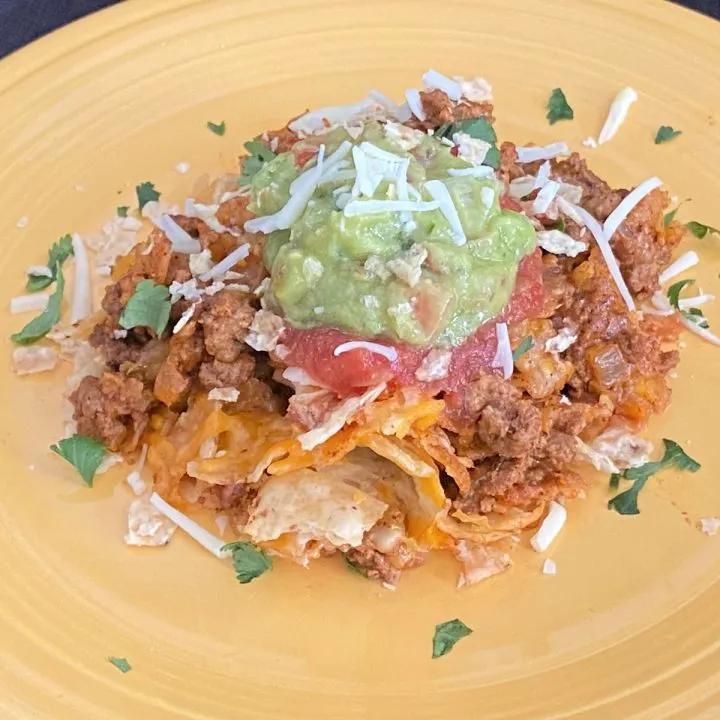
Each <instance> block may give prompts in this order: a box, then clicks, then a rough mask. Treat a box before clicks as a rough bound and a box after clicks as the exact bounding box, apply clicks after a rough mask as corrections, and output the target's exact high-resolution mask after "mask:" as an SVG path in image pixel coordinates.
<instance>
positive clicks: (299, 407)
mask: <svg viewBox="0 0 720 720" xmlns="http://www.w3.org/2000/svg"><path fill="white" fill-rule="evenodd" d="M337 404H338V400H337V396H336V395H335V393H334V392H332V391H329V390H316V391H314V392H305V393H296V394H294V395H291V396H290V399H289V401H288V411H287V417H288V419H289V420H291V421H292V422H294V423H297V424H298V425H299V426H300V427H302V428H304V429H306V430H309V429H310V428H314V427H317V426H318V425H319V424H320V423H321V422H322V421H323V420H324V419H325V418H326V417H327V415H328V414H329V413H330V411H331V410H332V409H333V408H335V407H336V406H337Z"/></svg>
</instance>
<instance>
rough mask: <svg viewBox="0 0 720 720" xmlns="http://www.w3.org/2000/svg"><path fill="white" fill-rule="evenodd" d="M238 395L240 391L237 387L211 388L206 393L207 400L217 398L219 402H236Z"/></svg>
mask: <svg viewBox="0 0 720 720" xmlns="http://www.w3.org/2000/svg"><path fill="white" fill-rule="evenodd" d="M239 397H240V391H239V390H238V389H237V388H233V387H225V388H213V389H212V390H211V391H210V392H209V393H208V400H218V401H219V402H230V403H233V402H237V399H238V398H239Z"/></svg>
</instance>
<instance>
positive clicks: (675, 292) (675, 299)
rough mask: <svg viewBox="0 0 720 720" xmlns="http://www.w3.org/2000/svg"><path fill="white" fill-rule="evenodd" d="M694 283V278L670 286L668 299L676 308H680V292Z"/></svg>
mask: <svg viewBox="0 0 720 720" xmlns="http://www.w3.org/2000/svg"><path fill="white" fill-rule="evenodd" d="M694 284H695V281H694V280H681V281H680V282H676V283H675V284H674V285H671V286H670V287H669V288H668V291H667V296H668V300H669V301H670V304H671V305H672V306H673V307H674V308H675V309H676V310H679V309H680V293H681V292H682V291H683V289H684V288H686V287H688V286H690V285H694Z"/></svg>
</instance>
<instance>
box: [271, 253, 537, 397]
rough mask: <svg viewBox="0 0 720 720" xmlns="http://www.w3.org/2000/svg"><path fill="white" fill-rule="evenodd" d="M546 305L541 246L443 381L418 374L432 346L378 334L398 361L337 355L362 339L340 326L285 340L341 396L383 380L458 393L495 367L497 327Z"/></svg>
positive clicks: (293, 361) (298, 363) (290, 332)
mask: <svg viewBox="0 0 720 720" xmlns="http://www.w3.org/2000/svg"><path fill="white" fill-rule="evenodd" d="M542 305H543V286H542V260H541V255H540V251H539V250H537V251H535V252H534V253H532V254H531V255H528V256H527V257H526V258H524V259H523V260H522V262H521V263H520V266H519V268H518V274H517V278H516V281H515V290H514V291H513V294H512V296H511V298H510V302H509V303H508V304H507V306H506V307H505V309H504V310H503V312H502V313H501V315H500V316H499V317H498V318H496V319H494V320H490V321H489V322H486V323H484V324H483V325H481V326H480V327H479V328H478V330H477V331H476V332H475V333H474V334H473V335H472V336H471V337H469V338H468V339H467V340H466V341H465V342H464V343H463V344H462V345H459V346H458V347H456V348H454V349H453V351H452V360H451V361H450V369H449V372H448V375H447V377H445V378H443V379H442V380H438V381H436V382H433V383H422V382H419V381H418V380H417V378H416V377H415V372H416V371H417V369H418V368H419V367H420V363H421V362H422V360H423V358H424V356H425V355H426V353H427V348H418V347H415V346H412V345H407V344H404V343H393V342H387V341H385V340H383V339H382V338H374V339H373V342H377V343H381V344H383V345H387V346H392V347H394V348H395V349H396V350H397V353H398V356H397V359H396V360H395V361H394V362H390V360H388V359H387V358H386V357H384V356H382V355H379V354H377V353H373V352H370V351H369V350H365V349H357V350H351V351H350V352H346V353H343V354H341V355H339V356H337V357H336V356H335V355H334V350H335V348H336V347H337V346H338V345H341V344H342V343H345V342H351V341H353V340H358V339H362V338H358V337H357V336H356V335H351V334H350V333H346V332H343V331H342V330H336V329H334V328H314V329H311V330H299V329H295V328H288V329H287V330H286V331H285V333H284V335H283V338H282V343H283V345H285V346H286V347H287V349H288V354H287V357H285V358H284V361H285V362H287V364H288V365H290V366H293V367H300V368H302V369H303V370H305V371H306V372H307V373H308V374H309V375H310V376H311V377H313V378H315V380H317V381H318V382H320V383H322V384H323V385H326V386H327V387H329V388H332V389H333V390H335V392H337V393H338V394H339V395H341V396H345V395H353V394H356V393H358V392H359V391H361V390H362V389H364V388H368V387H371V386H373V385H377V384H379V383H381V382H387V383H389V384H391V385H395V386H398V387H408V386H415V387H420V388H422V389H424V390H427V391H428V392H431V393H433V394H434V393H437V392H440V391H443V390H444V391H449V392H452V391H454V390H457V389H458V388H460V387H462V386H463V385H465V384H466V383H468V382H470V381H472V380H473V379H475V378H477V377H478V376H479V375H480V374H482V373H483V372H487V371H488V370H489V369H490V367H491V364H492V361H493V358H494V357H495V352H496V350H497V338H496V334H495V325H496V324H497V323H498V322H501V321H502V322H508V323H516V322H520V321H521V320H525V319H526V318H529V317H533V316H535V315H537V313H538V312H540V309H541V308H542Z"/></svg>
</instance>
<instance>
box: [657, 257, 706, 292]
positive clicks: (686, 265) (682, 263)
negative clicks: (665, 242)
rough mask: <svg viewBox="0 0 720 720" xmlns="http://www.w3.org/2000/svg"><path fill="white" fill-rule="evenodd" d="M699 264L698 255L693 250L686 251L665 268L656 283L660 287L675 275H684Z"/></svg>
mask: <svg viewBox="0 0 720 720" xmlns="http://www.w3.org/2000/svg"><path fill="white" fill-rule="evenodd" d="M699 262H700V258H699V257H698V254H697V253H696V252H695V251H694V250H688V252H686V253H683V254H682V255H681V256H680V257H679V258H678V259H677V260H676V261H675V262H674V263H672V265H670V266H668V267H666V268H665V269H664V270H663V271H662V272H661V273H660V276H659V277H658V281H659V282H660V284H661V285H664V284H665V283H666V282H667V281H668V280H672V279H673V278H674V277H676V276H677V275H680V274H682V273H684V272H685V271H686V270H689V269H690V268H691V267H693V266H695V265H697V264H698V263H699Z"/></svg>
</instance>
